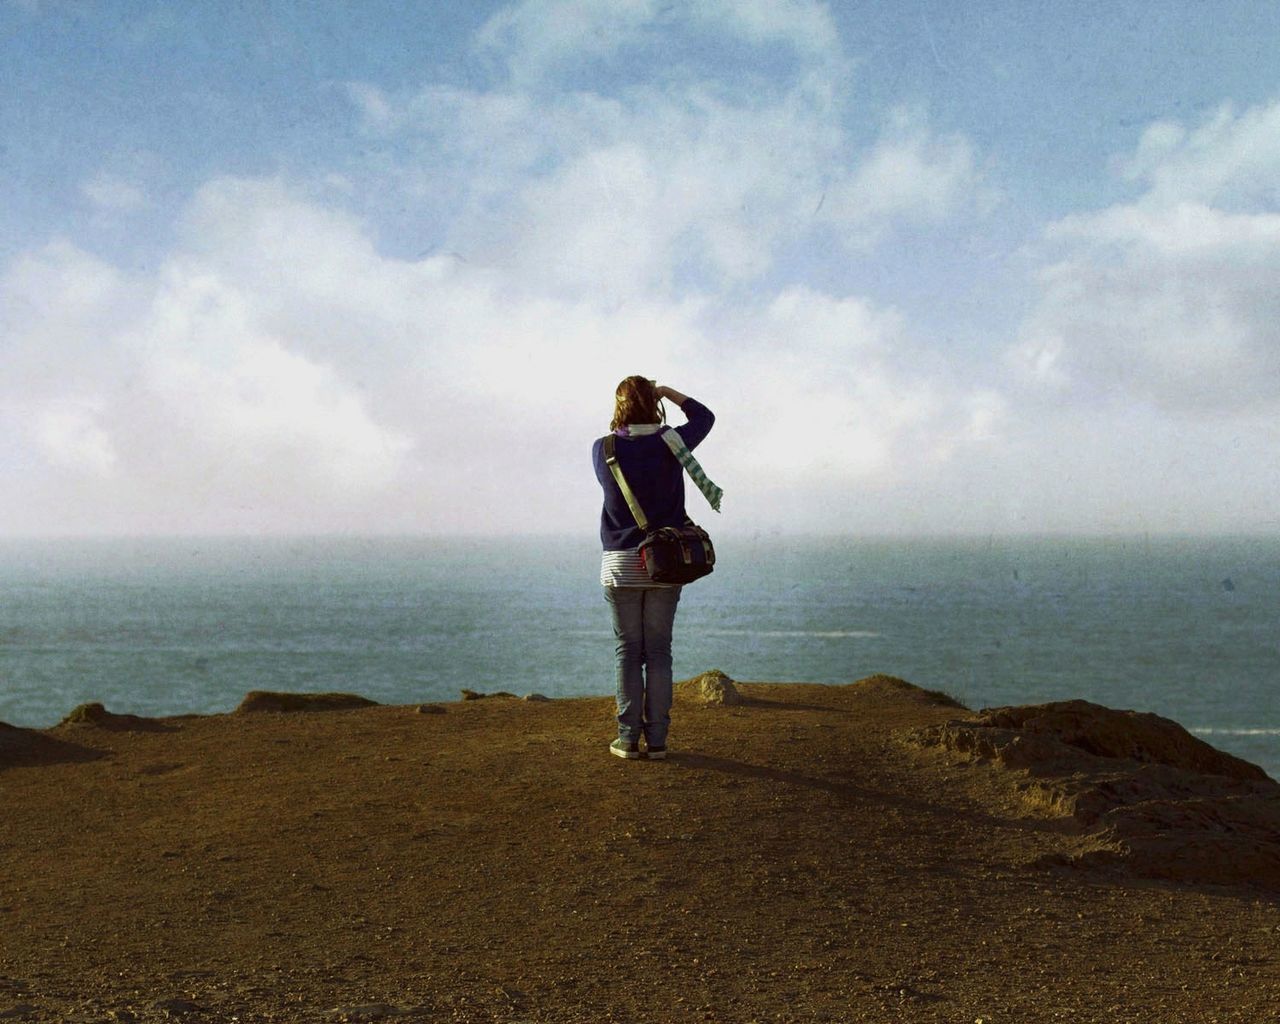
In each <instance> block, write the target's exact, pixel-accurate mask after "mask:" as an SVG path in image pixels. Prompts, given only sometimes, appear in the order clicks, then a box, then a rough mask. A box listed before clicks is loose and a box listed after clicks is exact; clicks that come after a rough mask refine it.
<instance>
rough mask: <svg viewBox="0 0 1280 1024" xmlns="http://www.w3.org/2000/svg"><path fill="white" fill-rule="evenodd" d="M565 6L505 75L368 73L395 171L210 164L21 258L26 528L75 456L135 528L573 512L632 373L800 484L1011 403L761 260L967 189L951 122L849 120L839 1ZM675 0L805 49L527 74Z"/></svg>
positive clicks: (520, 44) (714, 449)
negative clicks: (410, 246)
mask: <svg viewBox="0 0 1280 1024" xmlns="http://www.w3.org/2000/svg"><path fill="white" fill-rule="evenodd" d="M556 9H557V10H558V11H559V12H560V13H561V14H563V15H564V18H565V19H566V20H564V22H563V23H562V24H554V23H555V22H556V21H557V19H556V18H553V17H548V16H547V13H546V5H545V4H533V5H528V4H526V5H519V6H516V7H513V8H510V9H508V10H507V11H506V12H505V13H503V14H501V15H499V16H497V17H496V18H495V19H494V20H492V21H491V22H490V23H489V24H488V26H487V27H486V28H485V30H484V32H483V33H482V43H483V46H484V47H485V48H486V49H487V52H488V53H490V54H491V55H492V56H494V57H495V59H499V60H501V61H503V62H505V63H506V64H507V65H509V68H510V71H511V74H510V75H508V76H504V77H503V79H502V85H501V86H500V87H498V88H495V89H490V90H486V89H480V88H476V89H462V88H457V87H452V86H444V85H439V84H436V85H430V86H428V87H426V88H422V89H418V90H413V91H410V92H407V93H404V94H392V93H387V92H384V91H382V90H380V89H378V88H376V87H374V86H373V85H370V84H356V85H352V86H350V88H349V96H350V99H351V101H352V103H353V104H354V105H355V106H356V108H357V109H358V110H359V111H360V112H361V115H362V117H363V119H364V127H365V130H366V131H368V132H370V133H372V134H376V135H378V136H379V137H380V138H382V139H383V140H384V141H385V142H386V144H387V145H386V147H385V152H386V153H394V154H397V157H396V158H395V161H393V162H392V163H390V164H389V163H388V162H386V161H384V162H382V163H381V164H380V165H379V168H378V173H377V174H376V175H366V176H362V174H361V172H360V170H359V168H358V167H347V168H343V174H342V177H341V179H340V180H338V181H336V182H335V181H334V180H333V173H332V169H330V168H319V169H317V172H316V179H315V182H312V183H305V182H297V181H294V182H285V181H283V180H279V179H252V178H235V177H228V176H221V177H216V178H214V179H212V180H210V181H208V182H206V183H205V184H204V185H203V186H202V187H200V188H199V189H198V190H196V192H195V193H194V195H193V196H192V197H191V200H190V202H189V203H188V204H187V206H186V208H185V209H184V210H183V211H182V213H181V215H180V216H179V217H178V219H177V222H176V225H175V226H176V230H175V232H174V236H173V237H174V241H173V244H172V247H171V249H170V251H169V252H167V253H165V254H162V257H161V258H160V259H159V260H158V261H157V262H156V264H155V265H154V269H152V270H151V271H149V272H146V273H126V272H125V271H123V270H121V269H118V268H115V267H113V266H111V264H110V263H109V262H108V261H105V260H102V259H99V258H96V257H94V256H91V255H89V254H88V253H86V252H84V251H83V250H82V249H79V248H77V247H75V246H73V245H71V244H69V243H55V244H53V245H51V246H49V247H47V248H46V249H44V250H41V251H38V252H33V253H30V254H27V255H24V256H22V257H20V258H19V259H17V260H16V261H14V262H13V263H12V264H11V265H10V267H9V268H8V270H7V272H6V273H5V274H4V276H3V278H2V279H0V295H2V296H3V297H4V299H5V302H6V305H5V307H4V308H0V327H3V330H4V333H3V335H0V338H3V342H0V343H2V344H3V345H4V346H5V347H6V363H7V366H12V367H14V368H15V370H14V372H12V373H11V374H10V375H8V376H7V377H6V378H5V379H3V380H0V419H4V420H5V423H3V424H0V428H3V427H12V428H14V429H15V430H17V431H18V432H19V436H21V437H23V438H25V439H26V441H25V442H24V443H26V444H27V446H28V447H27V451H28V452H29V453H31V458H32V460H33V461H36V462H39V463H40V467H39V469H38V471H35V472H34V475H35V476H40V475H41V474H42V473H43V474H44V476H43V477H42V479H46V480H47V481H51V482H48V487H47V490H46V491H45V492H43V493H45V495H46V497H45V499H43V500H44V501H45V504H44V505H42V506H41V505H39V504H38V503H32V505H31V510H29V511H27V510H24V514H25V515H26V516H27V522H28V528H39V527H40V526H41V524H42V519H43V516H44V513H43V512H41V511H40V510H41V509H46V510H48V509H57V508H58V507H59V502H60V500H61V498H62V497H64V496H65V495H66V494H67V493H70V492H69V491H66V490H65V488H66V487H69V486H71V485H70V484H66V483H65V480H64V477H66V476H68V475H70V476H76V477H78V482H77V483H76V486H77V487H82V488H83V487H87V488H89V489H90V490H89V492H87V493H90V494H91V495H92V497H93V499H94V500H95V501H96V502H97V503H98V507H99V509H100V511H101V516H102V517H104V518H103V519H102V521H113V522H119V523H123V524H125V525H126V526H127V527H128V528H139V529H160V528H163V529H170V530H193V529H202V528H205V529H207V528H210V526H212V527H213V528H219V527H221V528H231V529H274V530H295V531H296V530H300V529H302V530H342V529H374V530H388V531H396V530H423V529H426V530H463V531H467V530H521V529H525V530H528V529H547V530H564V529H578V528H584V529H589V528H590V524H591V522H592V520H593V519H594V516H595V509H596V507H597V506H596V502H597V501H598V492H597V490H596V485H595V481H594V480H593V479H592V477H591V475H590V472H589V469H588V467H587V451H588V448H589V444H590V441H591V439H592V438H593V437H594V436H596V435H597V434H599V433H602V432H603V430H604V429H605V427H606V425H607V423H608V419H609V415H610V412H611V404H612V403H611V396H612V393H613V388H614V385H615V384H616V382H617V381H618V380H619V379H621V378H622V377H624V376H627V375H629V374H632V373H637V372H639V373H645V374H648V375H651V376H657V377H659V378H660V379H663V380H664V381H667V382H670V383H672V384H674V385H675V386H677V387H681V388H682V389H684V390H687V391H690V392H692V393H693V394H695V396H697V397H699V398H703V399H705V400H706V401H707V403H708V404H709V405H711V406H712V407H713V408H715V409H716V411H717V412H718V413H719V414H720V426H719V427H718V428H717V431H716V432H715V433H714V434H713V436H712V438H711V439H710V440H709V441H708V445H707V449H706V455H707V457H708V468H709V469H710V470H713V476H716V478H717V479H719V480H721V482H722V483H723V484H724V485H725V486H726V489H728V490H729V491H730V493H731V495H733V496H734V498H735V500H742V501H743V502H744V503H745V504H744V507H752V506H753V505H758V506H759V507H760V508H764V507H765V506H764V503H765V502H766V501H767V500H768V499H769V495H770V494H772V493H773V492H774V489H776V488H777V487H779V486H793V487H794V488H795V490H796V492H797V493H800V492H802V491H803V490H804V488H805V486H807V485H810V484H813V483H814V482H815V481H818V482H820V484H821V486H822V487H836V488H839V487H848V486H849V485H850V484H852V483H857V484H858V485H859V486H864V487H868V488H882V489H883V488H888V487H892V486H894V485H895V481H902V480H904V479H906V478H908V477H910V476H911V475H912V474H913V473H923V474H926V475H927V474H928V473H930V472H932V471H933V470H934V469H936V467H938V466H940V465H941V464H943V463H944V462H946V460H948V459H950V458H953V457H955V456H956V455H957V453H960V452H963V451H964V450H966V449H967V448H968V447H969V446H971V445H983V444H986V443H987V442H988V441H989V440H990V438H991V437H992V435H993V434H994V433H995V432H997V431H998V430H999V429H1001V425H1002V423H1003V415H1004V413H1003V405H1002V401H1001V399H1000V398H999V396H996V395H993V394H992V393H990V392H989V391H987V390H984V389H983V388H981V387H978V386H976V385H970V384H969V383H968V382H966V381H964V380H961V379H957V378H956V375H955V374H954V372H953V370H952V368H951V367H950V366H949V365H948V363H947V361H946V360H945V359H944V358H941V357H938V356H936V355H933V356H931V355H930V354H929V352H928V350H927V346H924V345H923V344H921V343H920V342H919V340H918V339H916V338H914V337H913V334H912V328H911V325H910V324H909V323H907V322H906V320H905V318H904V317H903V316H902V315H901V314H899V313H898V312H896V311H894V310H891V309H886V308H883V307H881V306H879V305H877V304H876V303H874V302H871V301H869V300H866V299H863V298H860V297H855V296H847V295H839V294H829V293H828V292H826V291H823V290H820V289H817V288H812V287H803V286H798V285H786V284H781V283H777V282H775V281H772V280H771V279H770V275H771V274H773V273H774V272H775V271H777V269H778V263H779V258H780V254H783V253H786V252H787V251H788V250H794V249H795V248H796V247H801V248H802V247H804V246H805V245H806V244H807V243H808V242H810V241H811V240H812V239H814V238H815V237H818V236H819V235H820V236H821V237H822V238H823V240H824V244H829V243H830V239H831V237H832V236H833V235H834V236H836V237H837V238H838V240H839V242H840V243H842V244H845V245H846V246H848V247H849V248H857V247H865V246H866V245H868V244H870V243H871V242H872V241H873V240H874V239H875V238H877V237H879V236H881V235H883V234H884V233H885V232H887V231H889V230H891V229H892V226H893V224H895V223H896V222H898V221H900V220H913V221H930V220H937V219H939V218H942V217H946V216H948V215H950V214H952V213H954V212H956V211H957V210H962V209H963V208H964V207H965V205H966V203H967V202H969V201H970V200H971V199H972V198H973V197H974V195H975V193H976V191H977V189H978V187H979V177H980V176H979V175H978V173H977V172H976V170H975V165H976V158H975V154H974V152H973V149H972V147H971V145H970V144H969V143H968V142H967V141H966V140H964V139H963V138H960V137H957V136H948V135H942V134H939V133H937V132H935V131H933V129H932V128H931V127H930V125H929V124H928V121H927V118H926V117H925V116H924V115H923V114H920V113H898V114H896V115H893V116H891V117H890V119H889V121H888V123H887V127H886V128H885V129H884V132H883V134H882V136H881V138H880V139H879V140H878V141H876V142H873V143H872V144H871V145H870V146H868V147H863V146H860V145H859V144H856V143H855V142H854V141H853V139H852V137H851V135H850V133H849V132H848V130H847V129H846V128H845V126H844V124H843V121H842V114H843V107H842V102H843V101H841V100H839V99H837V96H838V94H839V93H840V91H841V89H842V88H843V87H844V86H845V83H844V81H843V79H842V78H841V75H843V74H844V71H845V70H846V69H845V67H844V65H843V64H842V58H841V56H840V53H839V40H838V38H837V37H836V34H835V31H834V28H833V27H832V24H831V20H830V17H829V14H828V12H827V10H826V8H825V7H824V6H822V5H817V4H808V3H800V2H797V3H789V4H775V3H764V2H751V3H736V4H730V3H727V2H720V0H700V2H697V3H691V4H690V5H677V6H676V7H674V8H672V7H671V6H670V5H665V6H662V7H658V6H657V5H655V4H651V3H646V2H636V3H634V4H622V5H619V4H615V3H612V2H611V3H607V4H606V3H591V2H585V0H582V2H569V0H564V2H563V3H558V4H557V8H556ZM535 13H537V14H538V15H539V16H538V17H535V16H534V15H535ZM673 20H675V21H678V23H679V26H680V27H681V28H682V29H687V28H688V27H689V26H690V25H696V26H697V27H698V30H699V31H720V32H727V33H729V34H731V35H732V36H733V38H735V39H738V40H740V41H742V42H743V43H744V45H746V46H748V47H750V46H757V47H765V46H772V47H781V48H783V49H785V50H786V51H787V53H788V54H789V61H790V63H789V64H788V66H789V67H793V69H794V71H793V73H791V74H790V76H789V77H788V78H786V79H785V81H783V82H782V84H781V85H779V86H777V87H776V88H771V89H768V90H764V91H763V92H756V91H752V90H748V89H738V90H735V89H731V88H730V89H726V88H722V87H721V86H722V85H723V83H720V82H717V81H714V80H707V79H705V78H703V77H700V75H699V74H695V73H694V72H693V70H691V69H688V68H685V69H682V70H681V72H680V73H679V74H675V75H672V76H670V77H666V76H652V75H650V76H641V78H640V79H639V80H638V81H632V82H631V84H628V85H626V86H624V87H620V88H617V89H602V91H601V92H599V93H589V92H583V91H579V92H565V91H560V92H556V91H554V90H549V89H546V88H545V84H546V83H545V81H542V80H541V79H540V78H539V76H543V75H548V74H550V73H551V72H552V71H554V70H555V69H556V68H561V67H564V66H565V65H566V62H572V60H575V59H578V58H580V57H583V56H586V57H596V58H599V59H601V60H604V59H613V56H614V55H617V54H620V53H622V52H623V51H624V50H625V49H626V48H627V47H628V46H631V45H632V43H633V42H634V43H636V45H641V44H643V43H644V41H645V40H646V39H649V38H650V35H649V34H652V33H659V34H660V33H662V32H666V31H669V30H670V29H671V25H672V22H673ZM565 25H568V26H569V28H568V29H566V28H565ZM584 33H585V37H584ZM526 86H527V87H526ZM388 159H390V158H388ZM104 182H105V179H104ZM99 184H103V182H99ZM388 192H391V193H394V194H393V196H392V198H391V199H390V200H389V203H390V205H392V206H400V205H402V204H412V203H415V202H416V203H418V204H420V205H419V206H416V207H414V209H415V210H417V211H421V210H423V209H426V210H429V211H430V214H431V216H430V217H428V216H426V215H422V220H423V221H424V222H428V223H430V225H431V227H432V229H433V230H434V231H436V232H437V240H438V244H437V245H435V246H433V247H432V253H433V254H432V255H429V256H426V257H425V258H422V257H419V258H414V259H402V258H395V257H392V256H390V255H388V254H387V253H386V252H385V251H384V250H383V249H381V248H380V247H379V245H378V244H377V243H376V241H375V239H376V237H377V234H378V225H375V224H372V223H369V222H367V221H365V220H363V219H361V218H360V217H358V216H356V215H355V214H353V213H352V212H351V210H352V209H353V208H365V209H370V208H374V209H376V208H377V206H378V201H379V200H380V199H381V198H382V197H383V195H384V194H385V193H388ZM86 194H88V192H86ZM127 198H128V197H127V196H125V194H124V192H123V191H121V192H118V193H116V194H114V195H113V193H111V191H110V190H109V189H102V190H99V194H98V196H97V201H99V202H100V204H102V205H106V206H111V204H112V202H113V201H114V202H115V204H116V208H124V206H127ZM6 311H7V312H6ZM23 424H37V426H36V427H24V426H23ZM815 437H817V438H820V439H821V440H820V441H819V442H818V443H811V439H813V438H815ZM798 439H799V440H800V442H801V443H797V441H798ZM59 488H64V489H63V490H59ZM94 488H96V490H95V489H94ZM75 493H76V494H77V495H78V496H79V497H78V498H77V500H80V501H81V502H82V505H81V507H85V506H84V504H83V497H84V493H86V492H83V491H77V492H75ZM513 496H518V497H513ZM779 507H786V506H785V505H784V506H778V505H776V504H775V506H774V508H775V510H776V509H777V508H779ZM570 510H572V511H570ZM806 514H808V513H806ZM814 514H815V515H818V516H819V517H821V516H823V515H828V516H836V517H837V518H835V519H832V520H831V521H829V522H828V523H827V525H828V526H831V525H844V523H845V520H844V519H841V518H839V511H838V510H837V511H835V512H832V511H831V510H830V509H825V508H823V507H819V508H817V509H816V510H815V511H814ZM111 516H114V517H115V518H114V519H111V518H110V517H111ZM567 517H570V518H567ZM758 518H759V517H758ZM775 518H776V512H775Z"/></svg>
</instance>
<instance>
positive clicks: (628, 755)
mask: <svg viewBox="0 0 1280 1024" xmlns="http://www.w3.org/2000/svg"><path fill="white" fill-rule="evenodd" d="M609 753H611V754H612V755H613V756H614V757H621V758H625V759H626V760H628V761H631V760H633V759H635V758H638V757H639V756H640V751H638V750H619V749H618V748H617V747H610V748H609Z"/></svg>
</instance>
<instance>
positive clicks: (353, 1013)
mask: <svg viewBox="0 0 1280 1024" xmlns="http://www.w3.org/2000/svg"><path fill="white" fill-rule="evenodd" d="M404 1012H405V1011H403V1010H401V1009H400V1007H398V1006H392V1005H391V1004H390V1003H362V1004H360V1005H359V1006H335V1007H334V1008H333V1009H332V1010H326V1011H325V1016H326V1017H335V1018H337V1019H338V1020H343V1021H365V1020H382V1019H383V1018H384V1017H399V1016H400V1014H402V1013H404Z"/></svg>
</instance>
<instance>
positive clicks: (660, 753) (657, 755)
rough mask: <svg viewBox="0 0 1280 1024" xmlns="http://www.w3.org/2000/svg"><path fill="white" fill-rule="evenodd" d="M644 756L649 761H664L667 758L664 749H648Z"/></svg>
mask: <svg viewBox="0 0 1280 1024" xmlns="http://www.w3.org/2000/svg"><path fill="white" fill-rule="evenodd" d="M645 757H647V758H648V759H649V760H650V761H665V760H666V759H667V752H666V751H665V750H650V751H647V752H646V753H645Z"/></svg>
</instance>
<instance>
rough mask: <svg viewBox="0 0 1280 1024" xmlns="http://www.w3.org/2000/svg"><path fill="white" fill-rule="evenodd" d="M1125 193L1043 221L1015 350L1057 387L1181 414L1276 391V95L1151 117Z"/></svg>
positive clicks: (1279, 396)
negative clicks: (1132, 187) (1112, 201)
mask: <svg viewBox="0 0 1280 1024" xmlns="http://www.w3.org/2000/svg"><path fill="white" fill-rule="evenodd" d="M1126 166H1127V173H1128V174H1129V176H1130V177H1132V178H1134V179H1135V180H1142V181H1144V182H1145V183H1146V184H1147V186H1148V187H1147V190H1146V192H1144V193H1143V194H1142V195H1141V196H1139V197H1138V198H1137V199H1136V200H1135V201H1134V202H1132V203H1129V204H1123V205H1118V206H1114V207H1111V208H1109V209H1106V210H1102V211H1099V212H1097V213H1093V214H1081V215H1075V216H1071V217H1068V218H1064V219H1063V220H1061V221H1059V222H1057V223H1056V224H1054V225H1051V226H1050V227H1049V229H1048V230H1047V231H1046V244H1047V245H1048V246H1050V247H1051V249H1050V251H1051V252H1053V254H1054V256H1053V259H1052V262H1051V263H1050V264H1049V265H1048V266H1046V267H1045V269H1044V270H1043V271H1042V272H1041V274H1040V288H1041V291H1040V298H1039V302H1038V304H1037V306H1036V308H1035V309H1034V310H1033V312H1032V314H1031V315H1030V316H1029V317H1028V319H1027V322H1026V323H1025V324H1024V326H1023V330H1022V334H1021V338H1020V341H1019V344H1018V346H1017V347H1016V348H1015V349H1014V351H1013V352H1012V358H1013V360H1014V362H1015V363H1016V364H1017V365H1018V366H1020V367H1021V368H1022V369H1023V370H1024V371H1026V372H1027V373H1028V374H1029V375H1030V376H1031V377H1032V378H1033V379H1038V380H1040V381H1042V382H1046V383H1049V384H1052V385H1054V386H1056V387H1057V388H1059V389H1063V390H1067V391H1074V392H1083V393H1086V394H1091V395H1094V396H1096V397H1097V398H1099V399H1101V398H1106V397H1107V396H1112V397H1122V398H1124V399H1134V398H1136V399H1139V400H1142V401H1147V402H1151V403H1153V404H1154V405H1156V406H1158V407H1161V408H1163V409H1166V410H1169V411H1174V412H1178V413H1194V414H1201V415H1203V414H1212V415H1240V414H1253V413H1257V412H1260V411H1262V410H1266V409H1271V410H1274V409H1275V407H1276V405H1277V403H1278V402H1280V298H1278V297H1277V292H1276V289H1275V286H1274V282H1275V281H1276V280H1277V279H1278V278H1280V210H1278V209H1277V206H1278V203H1277V196H1276V193H1275V190H1274V184H1273V183H1274V182H1275V181H1276V180H1280V103H1277V104H1273V105H1271V106H1268V107H1262V108H1255V109H1252V110H1248V111H1245V112H1244V113H1242V114H1240V115H1235V114H1233V113H1232V112H1231V111H1230V109H1229V108H1223V109H1220V110H1219V111H1217V112H1215V113H1214V114H1213V115H1212V116H1210V117H1209V118H1207V119H1206V120H1205V121H1204V122H1203V123H1202V124H1201V125H1200V126H1198V127H1197V128H1195V129H1192V130H1187V129H1185V128H1183V127H1182V126H1180V125H1176V124H1173V123H1170V122H1161V123H1158V124H1156V125H1153V126H1152V127H1151V128H1149V129H1148V130H1147V131H1146V132H1145V133H1144V135H1143V137H1142V141H1141V142H1140V144H1139V146H1138V150H1137V152H1136V154H1135V155H1134V156H1133V157H1132V158H1131V159H1130V160H1129V161H1128V163H1127V165H1126Z"/></svg>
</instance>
